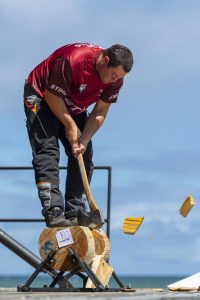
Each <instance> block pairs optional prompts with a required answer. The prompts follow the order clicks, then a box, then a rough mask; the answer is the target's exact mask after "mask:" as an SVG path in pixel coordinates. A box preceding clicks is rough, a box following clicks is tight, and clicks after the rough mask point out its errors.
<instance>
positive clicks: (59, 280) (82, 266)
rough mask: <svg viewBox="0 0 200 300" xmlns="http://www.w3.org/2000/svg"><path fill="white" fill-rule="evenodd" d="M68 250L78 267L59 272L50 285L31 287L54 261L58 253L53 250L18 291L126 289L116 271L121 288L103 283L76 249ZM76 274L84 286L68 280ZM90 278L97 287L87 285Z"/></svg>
mask: <svg viewBox="0 0 200 300" xmlns="http://www.w3.org/2000/svg"><path fill="white" fill-rule="evenodd" d="M68 251H69V253H70V255H71V259H72V260H74V261H75V262H76V263H77V264H78V267H76V269H74V270H72V271H71V272H69V273H68V274H66V275H64V273H65V272H60V273H57V276H55V278H54V280H53V281H52V283H51V284H50V285H49V287H47V286H44V287H41V288H33V287H31V284H32V283H33V281H34V280H35V279H36V277H37V276H38V275H39V273H40V272H44V269H45V268H46V267H47V265H48V266H49V265H51V263H52V262H53V258H54V256H55V254H56V251H54V252H51V253H50V254H49V255H48V257H47V258H46V260H45V261H43V262H41V263H40V265H39V266H38V267H37V268H36V270H35V271H34V272H33V274H32V275H31V276H30V277H29V278H28V280H27V281H26V283H25V284H24V285H19V286H18V287H17V291H18V292H118V291H123V290H125V289H126V288H125V286H124V284H123V283H122V282H121V281H120V279H119V277H118V276H117V274H116V273H115V272H113V274H112V276H113V278H114V279H115V281H116V282H117V284H118V285H119V287H120V288H108V287H104V286H103V284H102V283H101V282H100V280H99V279H98V278H97V276H96V275H95V273H94V272H93V271H92V270H91V268H90V267H89V266H88V265H87V264H86V263H85V262H83V261H81V260H80V258H79V257H78V255H77V254H76V252H75V250H73V249H72V248H69V249H68ZM52 270H53V269H52ZM53 271H54V272H56V271H55V270H53ZM83 273H85V274H86V275H84V274H83ZM74 275H77V276H79V277H80V278H81V279H82V280H83V287H81V288H75V287H73V285H72V284H71V283H70V282H69V281H68V280H69V279H70V278H71V277H72V276H74ZM88 278H90V279H91V280H92V282H93V283H94V286H95V288H86V287H85V286H86V282H87V279H88ZM56 285H58V287H55V286H56Z"/></svg>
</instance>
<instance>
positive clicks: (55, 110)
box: [24, 43, 133, 227]
mask: <svg viewBox="0 0 200 300" xmlns="http://www.w3.org/2000/svg"><path fill="white" fill-rule="evenodd" d="M132 65H133V56H132V53H131V51H130V50H129V49H128V48H127V47H125V46H122V45H113V46H111V47H110V48H108V49H103V48H101V47H99V46H95V45H91V44H81V43H76V44H69V45H66V46H63V47H61V48H59V49H57V50H56V51H55V52H53V53H52V54H51V55H50V56H49V57H48V58H47V59H45V60H44V61H43V62H41V63H40V64H39V65H38V66H37V67H36V68H35V69H34V70H33V71H32V72H31V73H30V74H29V76H28V80H26V84H25V88H24V104H25V105H24V107H25V113H26V116H27V130H28V135H29V140H30V144H31V147H32V154H33V167H34V171H35V181H36V185H37V188H38V196H39V198H40V201H41V204H42V207H43V209H42V214H43V216H44V217H45V221H46V225H47V226H48V227H57V226H59V227H63V226H68V225H76V224H77V214H78V210H85V204H84V201H83V199H82V198H83V197H82V196H83V192H84V188H83V184H82V180H81V177H80V171H79V167H78V162H77V156H78V155H79V154H80V153H82V154H83V159H84V163H85V167H86V172H87V176H88V179H89V181H90V180H91V176H92V172H93V163H92V142H91V137H92V136H93V135H94V133H95V132H96V131H97V130H98V129H99V127H100V126H101V125H102V123H103V122H104V120H105V118H106V115H107V112H108V110H109V108H110V105H111V103H114V102H116V101H117V97H118V94H119V90H120V88H121V86H122V84H123V78H124V76H125V75H126V74H127V73H128V72H129V71H130V70H131V68H132ZM94 103H95V105H94V108H93V109H92V112H91V114H88V113H87V111H86V109H87V107H88V106H89V105H91V104H94ZM59 140H60V141H61V143H62V144H63V146H64V148H65V152H66V155H67V156H68V171H67V178H66V190H65V206H64V200H63V196H62V193H61V192H60V190H59V155H60V151H59Z"/></svg>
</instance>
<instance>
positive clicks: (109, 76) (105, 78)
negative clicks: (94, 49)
mask: <svg viewBox="0 0 200 300" xmlns="http://www.w3.org/2000/svg"><path fill="white" fill-rule="evenodd" d="M132 66H133V55H132V53H131V51H130V50H129V49H128V48H127V47H125V46H122V45H119V44H116V45H113V46H111V47H110V48H107V49H105V50H103V51H102V53H101V55H100V56H99V57H98V59H97V64H96V67H97V71H98V73H99V76H100V78H101V80H102V82H103V83H105V84H108V83H112V82H115V81H117V80H118V79H123V78H124V76H125V75H126V74H127V73H128V72H130V70H131V68H132Z"/></svg>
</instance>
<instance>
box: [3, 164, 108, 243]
mask: <svg viewBox="0 0 200 300" xmlns="http://www.w3.org/2000/svg"><path fill="white" fill-rule="evenodd" d="M59 169H60V170H67V167H63V166H60V167H59ZM24 170H33V167H28V166H18V167H16V166H10V167H7V166H5V167H3V166H1V167H0V171H24ZM94 170H107V171H108V177H107V178H108V180H107V182H108V184H107V214H106V219H105V220H104V221H105V223H106V234H107V236H108V238H109V239H110V214H111V181H112V167H110V166H95V167H94ZM0 222H20V223H21V222H22V223H23V222H33V223H36V222H44V219H24V218H21V219H20V218H18V219H14V218H12V219H8V218H6V219H0Z"/></svg>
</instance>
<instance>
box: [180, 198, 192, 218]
mask: <svg viewBox="0 0 200 300" xmlns="http://www.w3.org/2000/svg"><path fill="white" fill-rule="evenodd" d="M194 205H195V201H194V199H193V198H192V196H190V195H189V196H188V197H187V198H186V199H185V201H184V202H183V204H182V206H181V208H180V214H181V215H182V216H183V217H187V215H188V214H189V212H190V210H191V209H192V207H193V206H194Z"/></svg>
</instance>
